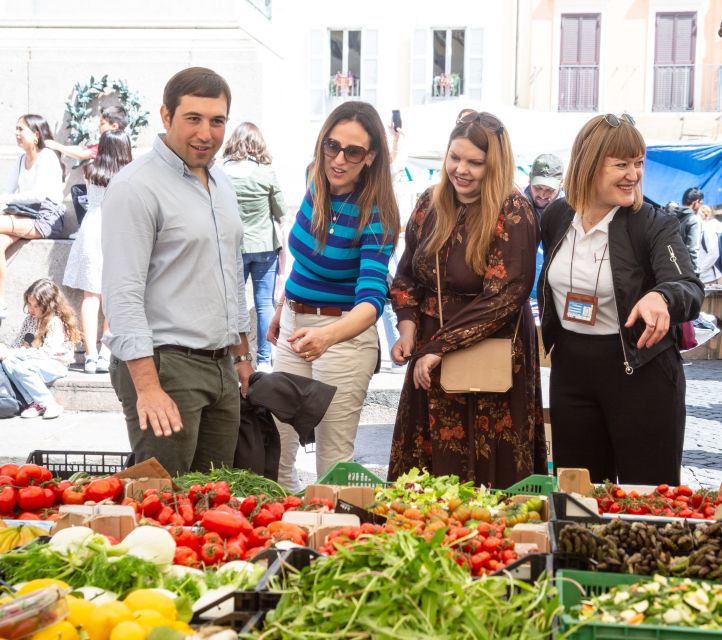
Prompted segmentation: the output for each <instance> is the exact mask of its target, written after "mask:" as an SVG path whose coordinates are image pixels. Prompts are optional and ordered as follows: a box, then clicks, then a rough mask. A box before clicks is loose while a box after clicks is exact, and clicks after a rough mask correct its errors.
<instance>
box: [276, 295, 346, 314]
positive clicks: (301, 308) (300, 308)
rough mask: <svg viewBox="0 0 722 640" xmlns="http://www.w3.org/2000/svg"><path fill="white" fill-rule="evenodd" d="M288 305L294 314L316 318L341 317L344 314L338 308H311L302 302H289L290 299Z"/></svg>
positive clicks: (287, 300) (287, 301)
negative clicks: (303, 314) (306, 314)
mask: <svg viewBox="0 0 722 640" xmlns="http://www.w3.org/2000/svg"><path fill="white" fill-rule="evenodd" d="M286 304H287V305H288V308H289V309H290V310H291V311H293V312H294V313H311V314H313V315H315V316H340V315H341V314H342V313H343V309H339V308H338V307H311V306H309V305H307V304H303V303H302V302H296V301H295V300H289V299H288V298H286Z"/></svg>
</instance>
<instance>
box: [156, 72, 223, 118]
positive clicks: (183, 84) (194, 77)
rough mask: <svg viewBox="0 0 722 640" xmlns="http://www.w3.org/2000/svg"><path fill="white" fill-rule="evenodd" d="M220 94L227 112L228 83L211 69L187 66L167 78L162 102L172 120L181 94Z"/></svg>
mask: <svg viewBox="0 0 722 640" xmlns="http://www.w3.org/2000/svg"><path fill="white" fill-rule="evenodd" d="M221 95H223V96H225V98H226V103H227V109H226V114H228V112H229V111H230V110H231V88H230V87H229V86H228V83H227V82H226V81H225V80H224V79H223V78H222V77H221V76H219V75H218V74H217V73H216V72H215V71H213V70H212V69H206V68H205V67H189V68H188V69H183V71H179V72H178V73H176V74H175V75H174V76H173V77H172V78H171V79H170V80H168V84H166V85H165V89H164V90H163V104H164V105H165V107H166V109H168V116H169V118H170V119H171V120H173V116H174V115H175V110H176V109H177V108H178V105H179V104H180V101H181V98H182V97H183V96H197V97H199V98H218V97H220V96H221Z"/></svg>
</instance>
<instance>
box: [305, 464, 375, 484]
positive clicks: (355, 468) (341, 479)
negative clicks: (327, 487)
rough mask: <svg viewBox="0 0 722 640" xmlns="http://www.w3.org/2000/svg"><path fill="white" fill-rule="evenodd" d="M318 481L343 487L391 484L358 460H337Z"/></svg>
mask: <svg viewBox="0 0 722 640" xmlns="http://www.w3.org/2000/svg"><path fill="white" fill-rule="evenodd" d="M316 482H317V483H318V484H337V485H340V486H343V487H375V486H377V485H387V484H389V483H388V482H386V481H385V480H382V479H381V478H379V477H378V476H377V475H376V474H375V473H371V472H370V471H369V470H368V469H367V468H366V467H364V466H363V465H362V464H358V463H357V462H337V463H336V464H335V465H333V467H331V468H330V469H329V470H328V471H327V472H326V473H324V474H323V476H321V477H320V478H319V479H318V480H317V481H316Z"/></svg>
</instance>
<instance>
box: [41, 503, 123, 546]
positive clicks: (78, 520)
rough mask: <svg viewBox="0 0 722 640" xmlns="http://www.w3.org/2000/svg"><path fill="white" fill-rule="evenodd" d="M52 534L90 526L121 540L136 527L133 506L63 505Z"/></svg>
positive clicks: (97, 531) (94, 529) (98, 531)
mask: <svg viewBox="0 0 722 640" xmlns="http://www.w3.org/2000/svg"><path fill="white" fill-rule="evenodd" d="M58 513H59V517H58V519H57V520H56V521H55V524H54V525H53V528H52V529H51V534H53V533H56V532H57V531H60V530H61V529H67V528H68V527H76V526H83V527H89V528H90V529H92V530H93V531H95V532H96V533H102V534H103V535H110V536H113V537H114V538H115V539H116V540H118V541H120V540H122V539H123V538H125V536H127V535H128V534H129V533H130V532H131V531H132V530H133V529H135V527H136V519H135V510H134V509H133V507H129V506H122V505H115V504H96V505H90V504H88V505H62V506H61V507H60V509H59V510H58Z"/></svg>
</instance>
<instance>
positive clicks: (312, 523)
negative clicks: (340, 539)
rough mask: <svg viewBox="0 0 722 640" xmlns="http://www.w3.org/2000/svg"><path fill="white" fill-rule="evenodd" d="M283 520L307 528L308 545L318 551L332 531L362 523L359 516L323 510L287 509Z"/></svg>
mask: <svg viewBox="0 0 722 640" xmlns="http://www.w3.org/2000/svg"><path fill="white" fill-rule="evenodd" d="M282 520H283V522H288V523H290V524H296V525H298V526H299V527H302V528H303V529H305V530H306V532H307V533H308V541H307V546H309V547H311V548H312V549H315V550H316V551H318V549H320V548H321V547H322V546H323V545H325V544H326V537H327V536H328V534H329V533H331V532H332V531H335V530H337V529H343V528H344V527H358V526H360V524H361V521H360V520H359V518H358V516H355V515H351V514H347V513H328V512H323V511H286V513H284V514H283V518H282Z"/></svg>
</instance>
